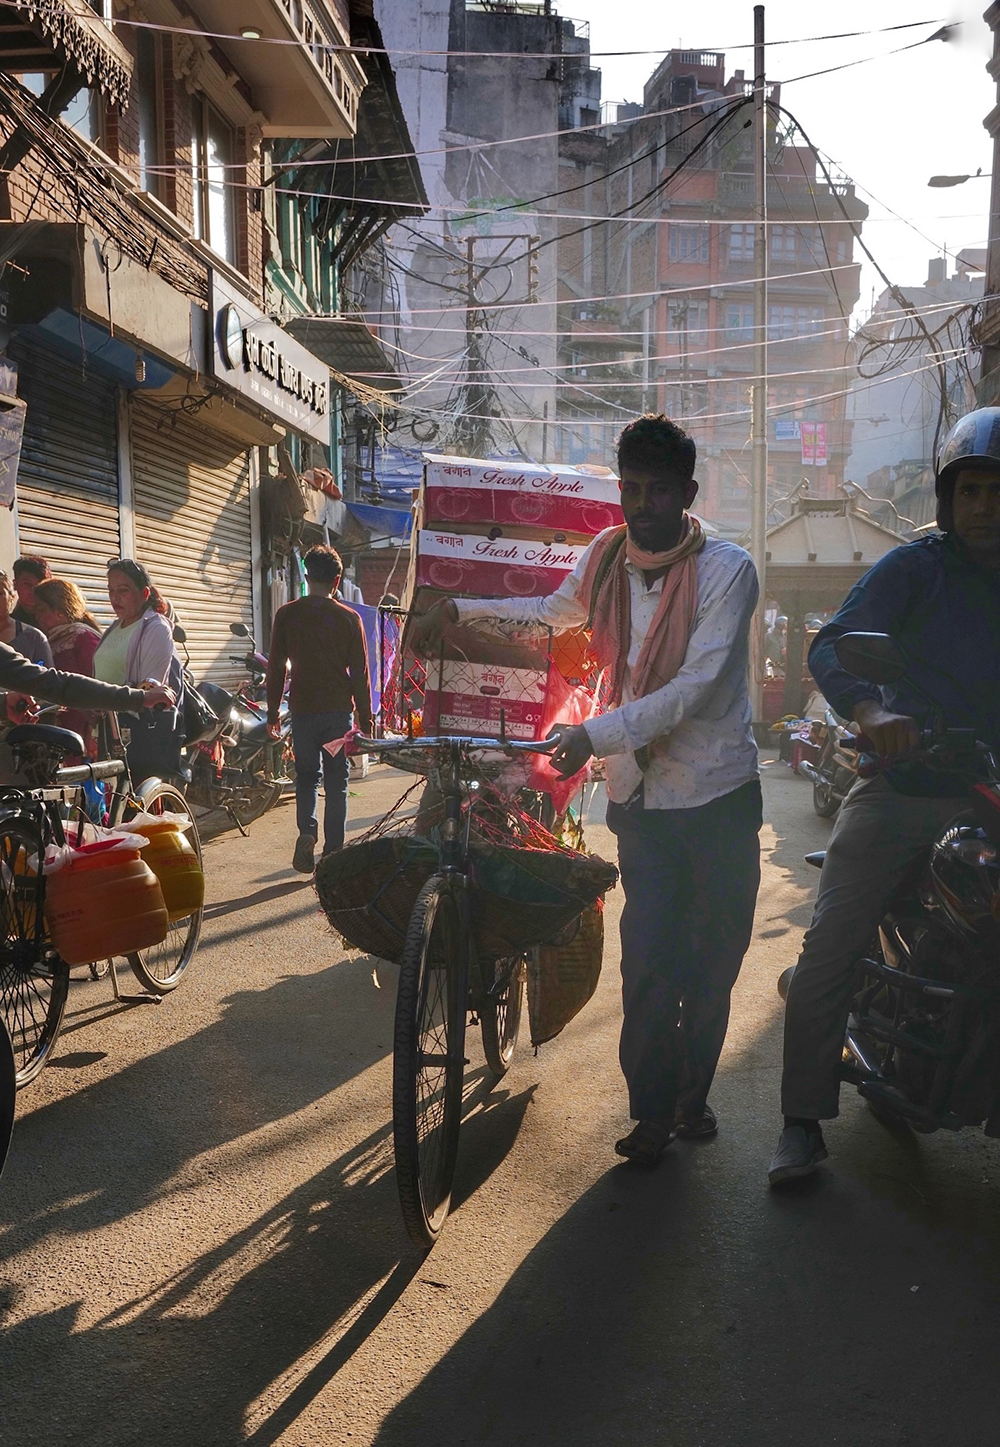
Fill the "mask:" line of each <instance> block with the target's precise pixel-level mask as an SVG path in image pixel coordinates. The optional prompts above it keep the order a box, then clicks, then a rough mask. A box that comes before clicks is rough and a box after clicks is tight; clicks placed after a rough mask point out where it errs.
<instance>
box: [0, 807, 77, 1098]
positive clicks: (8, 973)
mask: <svg viewBox="0 0 1000 1447" xmlns="http://www.w3.org/2000/svg"><path fill="white" fill-rule="evenodd" d="M42 853H44V844H43V842H42V834H41V830H40V829H39V826H38V824H37V823H36V822H35V820H34V819H33V818H32V817H30V816H28V815H24V814H8V815H7V816H6V817H5V818H2V819H0V1014H2V1015H3V1021H4V1024H5V1025H6V1027H7V1033H8V1035H9V1036H10V1043H11V1046H12V1047H13V1051H14V1064H15V1070H16V1081H17V1086H18V1089H20V1088H21V1086H24V1085H30V1083H31V1081H33V1080H34V1079H35V1077H36V1075H38V1073H39V1071H40V1070H41V1069H42V1067H43V1065H44V1064H45V1062H46V1061H47V1060H48V1058H49V1056H50V1055H51V1053H52V1047H53V1046H54V1045H55V1043H56V1036H57V1035H58V1034H59V1027H60V1025H61V1024H62V1017H63V1010H64V1009H65V1007H66V996H67V994H68V993H69V966H68V965H67V964H66V962H65V961H64V960H62V959H60V957H59V955H57V954H56V952H55V951H54V950H53V949H52V946H51V945H50V944H49V941H48V938H47V936H46V930H45V920H44V912H43V905H44V901H45V881H44V879H43V878H42V877H41V876H40V875H38V874H35V873H33V872H32V868H31V864H30V862H29V861H31V860H33V859H36V858H38V857H39V856H40V855H41V854H42Z"/></svg>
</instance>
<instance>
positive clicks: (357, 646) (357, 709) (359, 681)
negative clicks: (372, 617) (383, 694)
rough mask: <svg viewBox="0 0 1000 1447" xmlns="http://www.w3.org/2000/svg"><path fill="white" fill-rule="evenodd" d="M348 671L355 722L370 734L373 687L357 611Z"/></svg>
mask: <svg viewBox="0 0 1000 1447" xmlns="http://www.w3.org/2000/svg"><path fill="white" fill-rule="evenodd" d="M347 673H348V676H349V678H350V680H351V693H352V694H353V696H354V717H355V722H356V723H357V726H358V728H359V729H360V730H361V732H362V733H363V734H370V733H371V731H372V689H371V682H370V680H369V677H368V649H367V647H366V645H365V630H364V629H363V628H362V626H361V619H360V618H359V617H358V615H357V614H356V613H355V614H354V617H353V625H352V627H351V641H350V646H349V650H348V655H347Z"/></svg>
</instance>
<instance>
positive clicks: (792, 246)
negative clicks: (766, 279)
mask: <svg viewBox="0 0 1000 1447" xmlns="http://www.w3.org/2000/svg"><path fill="white" fill-rule="evenodd" d="M797 241H798V237H797V236H796V232H795V227H794V226H772V227H771V259H772V260H773V261H794V260H795V258H796V256H797V254H798V248H797V245H796V243H797Z"/></svg>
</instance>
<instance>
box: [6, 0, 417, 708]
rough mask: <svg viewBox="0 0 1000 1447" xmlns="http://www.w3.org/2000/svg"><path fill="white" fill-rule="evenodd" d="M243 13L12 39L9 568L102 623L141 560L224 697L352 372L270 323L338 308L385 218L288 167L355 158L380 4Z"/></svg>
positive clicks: (93, 17) (173, 15) (258, 8)
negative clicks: (54, 588) (86, 607)
mask: <svg viewBox="0 0 1000 1447" xmlns="http://www.w3.org/2000/svg"><path fill="white" fill-rule="evenodd" d="M233 8H234V7H232V5H230V4H228V3H227V0H190V3H188V4H187V5H186V7H182V6H179V5H177V4H174V3H173V0H142V4H141V5H139V4H136V3H133V0H127V3H126V0H120V3H119V0H45V3H44V4H41V3H38V4H34V3H24V4H19V5H18V6H17V7H16V8H12V9H11V10H10V13H9V14H6V15H5V19H4V24H3V26H2V34H0V155H2V158H3V159H2V167H3V176H4V181H3V186H2V191H0V248H2V250H0V262H2V263H3V269H2V275H0V285H2V290H3V296H2V310H0V317H2V320H3V327H4V330H3V336H2V338H0V345H2V346H3V348H4V353H5V355H3V356H2V357H0V403H2V404H3V406H4V409H5V410H4V412H3V432H4V438H3V441H2V444H0V445H2V448H3V460H4V470H3V474H2V479H0V496H2V501H3V502H5V503H13V505H14V506H13V511H12V512H8V511H7V509H6V508H2V509H0V519H9V524H7V526H6V532H5V535H4V536H3V537H2V538H0V552H2V554H3V558H2V561H3V562H4V563H5V564H9V562H10V559H11V557H12V556H13V555H14V553H15V551H17V550H20V551H21V552H35V553H41V554H43V555H44V556H45V557H47V558H48V559H49V561H50V563H51V564H52V566H53V569H54V570H55V571H56V572H59V573H63V574H65V575H66V576H68V577H70V578H73V579H74V580H75V581H76V582H77V583H78V584H80V585H81V586H82V587H83V588H84V590H85V592H86V593H87V596H88V600H89V602H90V604H91V606H92V607H93V608H94V609H95V611H96V612H97V613H98V615H99V616H101V615H103V616H105V617H106V616H107V615H108V604H107V594H106V578H105V573H106V564H107V560H108V559H109V558H111V557H115V556H121V555H126V556H135V557H138V558H139V559H140V560H141V561H142V562H144V563H145V564H146V565H147V566H148V568H149V570H150V573H151V575H152V577H153V579H154V581H155V582H156V583H157V584H158V585H159V586H160V588H161V589H162V591H163V592H164V593H165V594H166V596H167V597H168V598H169V599H170V600H171V602H172V603H174V604H175V606H176V608H177V610H178V612H179V614H180V616H181V617H182V619H183V620H184V623H185V625H186V628H187V632H188V635H189V647H190V651H191V657H192V663H193V667H194V670H195V673H196V676H198V677H199V678H202V677H206V676H208V677H211V678H214V679H216V680H217V681H219V682H222V683H226V682H227V681H228V682H231V681H233V678H234V676H239V673H238V669H237V666H236V665H233V664H232V663H231V662H230V659H229V655H230V653H231V652H232V640H231V636H230V632H229V624H230V623H231V622H233V621H236V620H237V619H242V620H243V621H245V622H246V623H248V624H251V625H252V626H253V627H254V631H255V633H256V634H257V636H258V637H260V636H261V635H262V633H263V631H264V629H265V627H266V621H267V614H268V611H269V606H270V604H271V603H272V602H273V601H274V597H273V590H272V587H271V583H272V578H271V567H270V563H271V557H272V547H273V546H274V545H278V546H279V547H280V546H282V545H285V544H287V542H288V538H287V537H286V536H285V529H286V525H287V524H288V521H289V514H288V509H287V508H286V509H284V510H282V509H281V508H278V507H272V506H271V505H270V501H269V497H268V494H269V492H270V491H275V492H278V491H280V486H279V484H280V483H281V481H282V476H281V475H282V474H283V473H284V474H285V481H289V471H290V482H291V488H292V491H293V492H294V490H295V489H296V488H297V487H298V482H297V477H296V471H295V469H296V466H299V467H302V466H304V465H305V464H306V462H310V463H312V464H313V465H314V466H322V468H324V469H326V470H329V471H330V472H332V473H334V474H336V473H337V472H338V470H339V461H338V458H339V450H340V442H341V433H340V427H339V417H340V413H341V408H340V405H339V402H340V398H341V396H343V395H345V394H346V393H347V391H348V390H349V386H350V379H348V378H344V377H340V378H339V379H338V377H337V376H336V375H335V374H334V373H332V372H331V369H330V366H329V364H328V362H327V361H326V360H325V358H324V357H323V356H322V355H318V354H317V351H316V350H315V349H313V348H312V347H311V346H310V345H308V344H304V343H303V342H302V341H301V340H299V339H297V338H296V336H295V335H293V333H292V330H291V329H290V328H289V327H286V326H283V325H281V324H280V323H281V321H282V320H290V319H291V313H292V312H293V311H294V310H296V309H298V310H321V311H323V312H335V311H337V310H339V288H340V285H341V281H342V277H343V274H344V267H345V266H346V265H347V260H345V258H344V256H343V250H344V245H345V241H346V240H347V238H350V246H351V247H353V255H354V256H357V255H358V254H359V247H360V246H362V245H363V244H365V243H366V241H367V240H369V239H370V238H371V237H372V235H373V234H374V233H375V231H377V228H378V226H379V225H382V224H387V220H388V218H387V217H386V216H385V214H384V208H382V211H381V212H380V213H378V214H373V213H374V211H375V210H377V208H373V207H372V206H371V205H370V204H369V203H368V201H367V200H366V198H365V194H364V193H363V192H362V191H361V190H360V189H359V190H358V191H357V192H356V200H355V202H354V203H353V204H352V205H347V206H343V205H342V206H340V207H338V208H337V209H336V210H333V209H332V208H331V207H330V206H329V205H327V206H326V207H325V208H324V212H323V223H324V224H323V225H319V226H317V225H314V224H313V223H314V221H315V220H316V219H317V218H316V216H315V215H314V213H315V212H316V210H317V207H316V204H315V203H313V202H311V201H310V200H309V198H308V197H306V198H305V200H304V201H302V200H301V199H300V198H294V199H293V198H291V197H290V196H289V195H288V194H287V193H288V192H290V191H291V190H292V189H300V190H301V189H304V188H303V187H302V186H300V185H298V183H296V186H295V187H289V185H288V179H287V178H288V176H289V174H290V173H289V171H288V170H287V169H286V168H285V167H284V163H285V162H286V161H287V160H288V158H289V156H290V155H291V154H298V155H301V148H302V147H305V146H308V147H310V148H311V154H312V156H313V157H314V158H315V157H318V156H321V155H322V153H323V152H324V148H325V149H326V150H327V151H329V149H330V147H331V146H332V145H334V144H339V145H340V146H342V147H347V146H349V145H351V144H352V142H353V138H354V136H355V133H356V131H357V129H358V118H359V113H360V109H361V105H362V97H363V94H364V92H365V90H366V88H368V87H372V88H373V91H377V90H379V88H380V82H379V79H378V77H377V75H375V73H374V71H373V70H371V69H370V68H369V69H368V70H366V69H365V68H364V67H363V66H362V64H361V62H360V60H359V59H358V58H357V57H356V56H355V55H354V54H352V53H351V52H350V51H348V50H345V49H344V47H345V46H347V45H349V43H350V42H351V40H352V38H353V36H354V35H356V34H357V33H358V27H359V26H361V27H362V28H363V27H364V25H365V24H366V22H367V20H368V18H369V17H370V13H371V6H370V0H295V3H294V4H293V3H291V0H248V3H247V4H245V5H242V6H240V7H239V10H240V15H239V21H240V34H239V36H237V35H236V32H235V31H234V17H233ZM198 26H201V27H203V28H204V31H205V32H206V33H205V34H200V33H192V32H193V31H196V30H197V27H198ZM230 35H232V36H233V38H232V39H229V38H227V37H228V36H230ZM258 36H259V39H257V38H256V37H258ZM272 42H278V43H272ZM390 89H391V88H389V87H387V86H386V85H382V86H381V90H382V91H383V92H384V94H383V95H382V96H381V99H380V100H378V104H377V106H376V109H377V108H378V107H379V106H381V107H382V108H383V110H384V109H385V108H386V107H388V109H389V110H391V106H392V100H393V97H392V95H391V94H390V93H389V91H390ZM375 99H376V98H375V97H374V96H370V97H369V105H371V104H372V103H373V101H374V100H375ZM376 129H377V128H376ZM389 129H390V130H391V125H390V127H389ZM403 132H404V136H403V140H402V141H400V138H399V135H398V134H392V135H389V134H381V135H380V136H376V137H375V140H376V141H377V142H380V143H381V144H383V145H384V146H385V147H386V148H387V149H388V150H389V151H390V152H395V151H397V150H400V149H402V150H404V151H406V150H409V149H411V146H410V142H409V138H408V136H405V126H404V127H403ZM296 148H299V149H298V150H296ZM291 174H293V175H294V174H295V173H291ZM397 179H398V178H397ZM330 189H332V188H330ZM279 194H280V195H281V202H280V203H276V202H275V200H274V198H275V197H276V196H278V195H279ZM415 199H417V200H419V197H416V198H415ZM348 259H349V258H348ZM282 299H284V300H286V301H287V302H288V305H287V307H286V308H285V309H284V310H283V309H282V305H281V302H282ZM293 301H295V302H297V307H296V306H293V305H292V303H293ZM276 318H277V319H276ZM272 483H273V484H275V487H274V489H271V488H270V484H272ZM297 510H298V509H297V506H296V505H294V503H293V506H292V511H293V512H294V511H297ZM2 526H4V524H3V523H0V527H2ZM278 601H280V599H279V600H278ZM234 669H237V672H236V673H235V675H234Z"/></svg>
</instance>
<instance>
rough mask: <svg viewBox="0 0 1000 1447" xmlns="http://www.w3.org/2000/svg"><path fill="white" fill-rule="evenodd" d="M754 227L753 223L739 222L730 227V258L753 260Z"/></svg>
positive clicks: (733, 259)
mask: <svg viewBox="0 0 1000 1447" xmlns="http://www.w3.org/2000/svg"><path fill="white" fill-rule="evenodd" d="M753 238H754V228H753V225H752V223H747V224H743V223H739V224H737V225H736V226H730V228H729V260H730V261H752V260H753Z"/></svg>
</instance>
